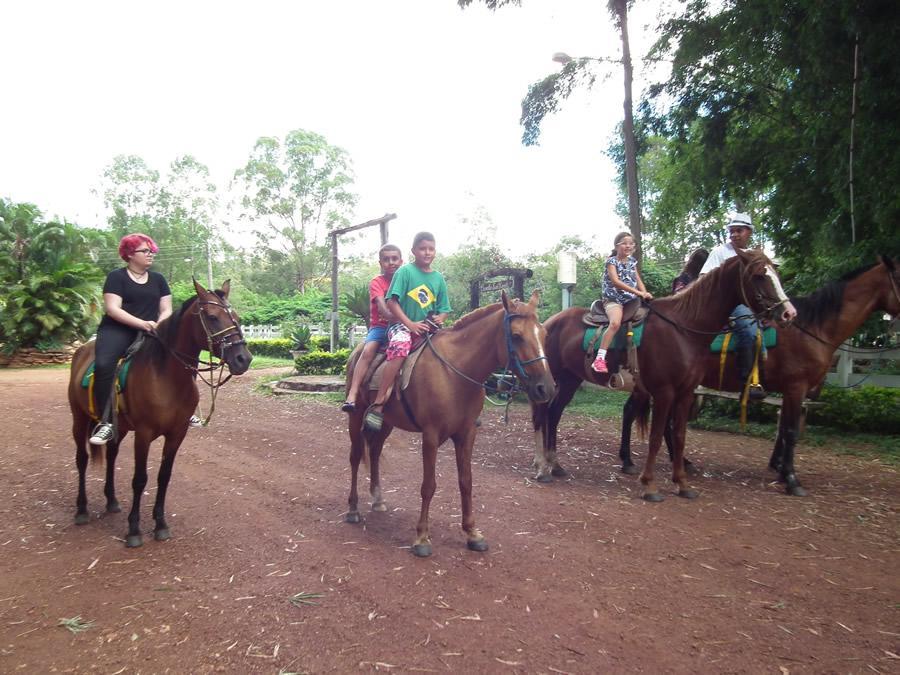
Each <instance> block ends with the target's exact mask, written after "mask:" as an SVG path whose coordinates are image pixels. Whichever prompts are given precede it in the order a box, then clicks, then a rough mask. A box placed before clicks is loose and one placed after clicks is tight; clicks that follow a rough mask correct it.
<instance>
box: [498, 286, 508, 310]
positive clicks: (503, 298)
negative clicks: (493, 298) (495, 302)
mask: <svg viewBox="0 0 900 675" xmlns="http://www.w3.org/2000/svg"><path fill="white" fill-rule="evenodd" d="M500 302H502V303H503V309H505V310H506V311H507V312H508V311H509V296H508V295H506V290H505V289H504V290H502V291H500Z"/></svg>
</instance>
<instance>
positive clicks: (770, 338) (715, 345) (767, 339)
mask: <svg viewBox="0 0 900 675" xmlns="http://www.w3.org/2000/svg"><path fill="white" fill-rule="evenodd" d="M776 335H777V332H776V331H775V329H774V328H772V326H767V327H766V328H763V344H764V345H765V347H766V349H772V347H774V346H775V343H776ZM724 341H725V333H719V334H718V335H717V336H716V339H715V340H713V341H712V344H711V345H709V350H710V351H711V352H714V353H716V354H721V353H722V343H723V342H724ZM735 349H737V340H735V339H734V338H731V339H730V340H729V341H728V351H729V352H733V351H734V350H735Z"/></svg>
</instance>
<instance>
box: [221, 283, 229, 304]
mask: <svg viewBox="0 0 900 675" xmlns="http://www.w3.org/2000/svg"><path fill="white" fill-rule="evenodd" d="M230 291H231V279H226V280H225V283H224V284H222V297H223V298H225V299H226V300H227V299H228V293H229V292H230Z"/></svg>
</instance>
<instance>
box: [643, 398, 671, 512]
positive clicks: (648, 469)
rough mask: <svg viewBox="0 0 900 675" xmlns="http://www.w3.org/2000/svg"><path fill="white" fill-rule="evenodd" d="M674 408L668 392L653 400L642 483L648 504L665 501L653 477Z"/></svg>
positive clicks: (644, 496)
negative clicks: (657, 456)
mask: <svg viewBox="0 0 900 675" xmlns="http://www.w3.org/2000/svg"><path fill="white" fill-rule="evenodd" d="M671 406H672V394H671V393H670V392H668V391H666V392H665V393H664V394H658V395H657V396H655V397H654V399H653V416H652V418H651V422H650V442H649V447H648V449H647V459H646V461H645V462H644V470H643V471H641V483H642V484H643V485H644V494H643V498H644V499H645V500H647V501H648V502H661V501H663V500H664V499H665V497H663V496H662V495H661V494H660V493H659V490H658V489H657V487H656V480H655V478H654V476H653V467H654V464H655V463H656V455H657V454H659V446H660V445H661V444H662V439H663V433H664V431H665V426H666V423H667V421H668V419H669V411H670V409H671Z"/></svg>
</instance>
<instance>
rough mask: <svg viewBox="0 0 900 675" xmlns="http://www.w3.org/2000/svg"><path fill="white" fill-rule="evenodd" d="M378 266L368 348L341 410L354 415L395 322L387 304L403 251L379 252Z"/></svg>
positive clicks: (372, 286) (389, 246)
mask: <svg viewBox="0 0 900 675" xmlns="http://www.w3.org/2000/svg"><path fill="white" fill-rule="evenodd" d="M378 264H379V265H380V266H381V274H379V275H378V276H376V277H375V278H374V279H372V281H370V282H369V306H370V310H369V311H370V317H371V318H370V320H369V333H368V334H367V335H366V341H365V346H364V347H363V350H362V354H360V355H359V360H358V361H357V362H356V366H355V367H354V368H353V379H352V380H351V381H350V389H349V390H348V391H347V400H346V401H344V404H343V405H342V406H341V410H343V411H344V412H353V410H354V409H355V408H356V405H355V401H356V394H357V392H358V391H359V385H361V384H362V380H363V377H364V376H365V374H366V372H368V370H369V365H371V363H372V359H374V358H375V354H377V353H378V350H379V349H380V348H381V347H383V346H384V345H386V344H387V341H388V336H387V327H388V323H390V320H391V319H392V318H393V317H392V315H391V312H390V310H389V309H388V307H387V304H385V296H386V295H387V292H388V289H389V288H390V287H391V279H393V277H394V272H396V271H397V268H399V267H400V265H402V264H403V254H402V253H401V252H400V248H399V247H397V246H394V245H393V244H385V245H384V246H382V247H381V249H379V251H378Z"/></svg>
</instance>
